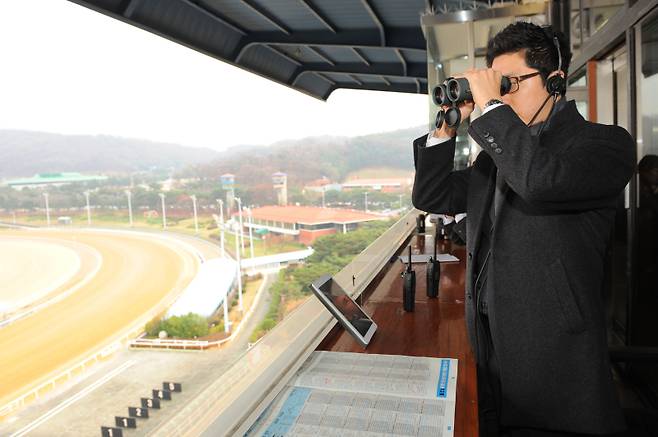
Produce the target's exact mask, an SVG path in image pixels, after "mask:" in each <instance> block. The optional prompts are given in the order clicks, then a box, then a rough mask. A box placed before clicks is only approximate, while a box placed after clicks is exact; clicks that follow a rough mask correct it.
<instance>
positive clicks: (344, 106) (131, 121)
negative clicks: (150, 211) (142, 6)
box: [0, 0, 428, 149]
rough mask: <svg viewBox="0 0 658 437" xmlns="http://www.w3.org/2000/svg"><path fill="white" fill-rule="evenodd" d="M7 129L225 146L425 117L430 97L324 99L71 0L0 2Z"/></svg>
mask: <svg viewBox="0 0 658 437" xmlns="http://www.w3.org/2000/svg"><path fill="white" fill-rule="evenodd" d="M0 55H1V56H2V58H1V65H2V68H1V69H0V129H27V130H38V131H47V132H57V133H65V134H109V135H117V136H125V137H134V138H144V139H149V140H153V141H166V142H174V143H179V144H183V145H190V146H205V147H213V148H217V149H223V148H226V147H229V146H232V145H236V144H270V143H272V142H275V141H278V140H282V139H288V138H301V137H305V136H309V135H324V134H330V135H349V136H352V135H362V134H368V133H374V132H381V131H387V130H393V129H397V128H405V127H410V126H418V125H421V124H423V123H425V122H426V120H427V110H428V102H427V97H426V96H424V95H415V94H403V93H385V92H376V91H354V90H337V91H334V93H333V94H332V95H331V97H329V100H328V101H327V102H321V101H319V100H317V99H314V98H312V97H309V96H307V95H305V94H302V93H299V92H297V91H294V90H292V89H290V88H287V87H285V86H283V85H279V84H276V83H274V82H271V81H269V80H266V79H263V78H261V77H259V76H256V75H255V74H252V73H248V72H246V71H244V70H241V69H239V68H236V67H233V66H230V65H228V64H225V63H223V62H221V61H218V60H216V59H213V58H210V57H208V56H205V55H202V54H200V53H197V52H195V51H193V50H190V49H188V48H185V47H183V46H180V45H177V44H175V43H172V42H170V41H168V40H165V39H163V38H160V37H158V36H155V35H153V34H151V33H148V32H145V31H143V30H140V29H138V28H136V27H133V26H130V25H128V24H124V23H122V22H120V21H118V20H115V19H112V18H109V17H106V16H105V15H102V14H99V13H97V12H94V11H92V10H89V9H87V8H84V7H81V6H78V5H76V4H74V3H70V2H68V1H66V0H2V1H0Z"/></svg>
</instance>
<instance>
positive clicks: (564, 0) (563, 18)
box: [548, 0, 571, 47]
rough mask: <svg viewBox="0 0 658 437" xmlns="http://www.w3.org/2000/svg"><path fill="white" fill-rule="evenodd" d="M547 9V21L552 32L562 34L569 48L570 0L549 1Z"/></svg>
mask: <svg viewBox="0 0 658 437" xmlns="http://www.w3.org/2000/svg"><path fill="white" fill-rule="evenodd" d="M548 8H549V10H548V19H549V20H550V24H551V26H552V27H553V30H559V31H560V32H562V33H563V34H564V36H565V37H566V39H567V44H568V46H569V47H571V0H551V1H550V3H549V6H548Z"/></svg>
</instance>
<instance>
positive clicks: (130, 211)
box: [126, 174, 133, 228]
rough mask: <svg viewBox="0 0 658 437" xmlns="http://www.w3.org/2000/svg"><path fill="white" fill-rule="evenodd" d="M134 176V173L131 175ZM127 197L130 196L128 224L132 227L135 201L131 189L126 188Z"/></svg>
mask: <svg viewBox="0 0 658 437" xmlns="http://www.w3.org/2000/svg"><path fill="white" fill-rule="evenodd" d="M130 176H131V177H132V174H131V175H130ZM126 197H128V224H129V225H130V227H131V228H132V227H133V202H132V193H131V192H130V190H126Z"/></svg>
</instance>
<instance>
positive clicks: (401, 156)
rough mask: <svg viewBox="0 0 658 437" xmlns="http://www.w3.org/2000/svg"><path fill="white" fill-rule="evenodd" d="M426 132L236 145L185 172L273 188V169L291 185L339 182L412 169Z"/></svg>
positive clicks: (416, 130)
mask: <svg viewBox="0 0 658 437" xmlns="http://www.w3.org/2000/svg"><path fill="white" fill-rule="evenodd" d="M426 129H427V128H426V127H425V126H418V127H413V128H406V129H400V130H395V131H390V132H383V133H377V134H372V135H364V136H358V137H333V136H320V137H308V138H302V139H297V140H285V141H279V142H277V143H274V144H272V145H270V146H263V147H257V146H248V147H243V146H236V147H232V148H230V149H228V150H226V151H225V152H222V153H221V156H219V157H218V158H217V159H216V160H214V161H212V162H211V163H209V164H202V165H199V166H195V167H194V168H188V169H187V170H186V171H185V172H184V173H186V174H188V175H191V174H196V175H199V176H205V177H213V178H216V177H219V175H221V174H223V173H233V174H235V175H236V183H238V184H249V185H250V186H257V185H260V184H263V185H267V186H271V180H270V176H271V174H272V173H274V172H277V171H282V172H284V173H287V174H288V184H289V185H303V184H304V183H306V182H308V181H311V180H314V179H318V178H320V177H322V176H326V177H328V178H330V179H332V180H334V181H342V180H344V179H345V177H346V176H347V175H349V174H351V173H353V172H356V171H358V170H361V169H372V168H388V169H393V170H394V171H396V170H404V171H413V168H414V167H413V151H412V146H411V144H412V141H413V140H414V139H415V138H417V137H419V136H420V135H423V134H424V133H425V132H426ZM371 173H372V172H371ZM369 174H370V173H369ZM374 176H375V174H371V177H374ZM386 176H390V174H387V175H386Z"/></svg>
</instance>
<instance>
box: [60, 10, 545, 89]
mask: <svg viewBox="0 0 658 437" xmlns="http://www.w3.org/2000/svg"><path fill="white" fill-rule="evenodd" d="M70 1H72V2H74V3H77V4H80V5H82V6H85V7H88V8H90V9H93V10H95V11H98V12H100V13H103V14H105V15H109V16H111V17H113V18H116V19H118V20H121V21H124V22H127V23H129V24H132V25H134V26H137V27H139V28H142V29H144V30H147V31H149V32H152V33H155V34H157V35H159V36H162V37H164V38H167V39H169V40H172V41H174V42H177V43H179V44H182V45H184V46H187V47H189V48H191V49H193V50H197V51H199V52H201V53H204V54H206V55H209V56H212V57H214V58H216V59H219V60H222V61H224V62H228V63H229V64H232V65H234V66H237V67H239V68H242V69H244V70H247V71H250V72H252V73H255V74H258V75H260V76H263V77H265V78H267V79H270V80H273V81H275V82H278V83H280V84H283V85H286V86H288V87H291V88H293V89H295V90H297V91H301V92H303V93H305V94H308V95H310V96H312V97H315V98H318V99H321V100H326V99H327V98H328V97H329V95H330V94H331V93H332V92H333V91H334V90H336V89H338V88H351V89H359V90H379V91H397V92H405V93H422V94H425V93H427V55H426V42H425V37H424V34H423V30H422V28H421V17H422V16H423V15H436V14H441V15H446V18H448V20H455V19H456V21H460V18H462V19H463V17H462V15H463V14H464V13H466V14H468V13H469V11H478V10H483V9H491V8H492V7H493V8H498V7H500V6H507V5H511V4H518V2H519V1H520V0H70ZM536 1H541V0H536Z"/></svg>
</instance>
